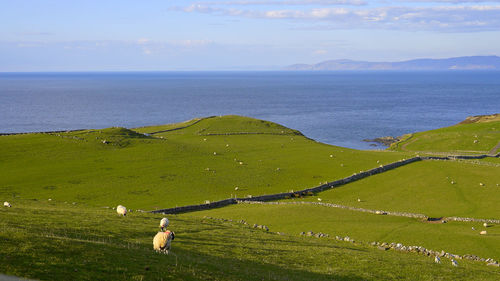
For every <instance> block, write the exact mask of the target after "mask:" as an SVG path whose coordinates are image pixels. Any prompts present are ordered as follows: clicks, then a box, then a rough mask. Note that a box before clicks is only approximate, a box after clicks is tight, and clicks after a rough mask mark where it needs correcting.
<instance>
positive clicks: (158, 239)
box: [153, 230, 175, 255]
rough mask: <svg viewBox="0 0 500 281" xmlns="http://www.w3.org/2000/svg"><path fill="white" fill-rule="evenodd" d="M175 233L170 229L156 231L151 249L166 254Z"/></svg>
mask: <svg viewBox="0 0 500 281" xmlns="http://www.w3.org/2000/svg"><path fill="white" fill-rule="evenodd" d="M174 237H175V234H174V232H172V231H170V230H166V231H165V232H158V233H156V235H155V237H154V238H153V249H154V250H155V251H156V252H159V253H164V254H167V255H168V251H169V250H170V244H171V243H172V240H174Z"/></svg>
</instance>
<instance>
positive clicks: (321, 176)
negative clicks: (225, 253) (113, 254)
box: [0, 116, 407, 210]
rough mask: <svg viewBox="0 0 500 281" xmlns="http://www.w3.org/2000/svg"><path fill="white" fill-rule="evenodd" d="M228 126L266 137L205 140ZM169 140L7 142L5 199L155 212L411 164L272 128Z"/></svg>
mask: <svg viewBox="0 0 500 281" xmlns="http://www.w3.org/2000/svg"><path fill="white" fill-rule="evenodd" d="M235 119H236V120H238V119H241V120H240V121H239V122H234V120H235ZM233 123H236V125H235V124H233ZM224 126H227V127H228V132H231V133H234V132H243V131H252V132H260V133H263V134H254V135H224V136H221V135H212V136H206V135H199V134H198V133H197V132H199V131H203V132H205V133H221V132H223V131H222V128H224ZM238 128H239V129H238ZM259 129H260V131H259ZM155 130H156V129H155ZM282 131H283V133H281V132H282ZM267 133H276V135H270V134H267ZM161 136H162V137H164V138H163V139H160V138H159V137H146V136H144V135H142V134H138V133H135V132H134V131H131V130H127V129H123V128H110V129H103V130H88V131H80V132H71V133H61V134H28V135H15V136H0V155H2V158H1V160H0V170H1V171H2V178H1V181H0V196H1V198H5V199H4V200H6V199H9V200H14V201H15V198H17V197H20V198H37V199H48V198H51V199H57V200H59V201H70V202H86V203H87V204H91V205H94V206H114V205H117V204H124V205H126V206H128V207H130V208H141V209H147V210H152V209H155V208H168V207H175V206H182V205H187V204H200V203H203V202H205V201H206V200H209V201H215V200H222V199H226V198H230V197H231V196H238V197H245V196H247V195H254V196H255V195H261V194H272V193H278V192H286V191H288V190H298V189H304V188H308V187H313V186H316V185H319V183H320V182H321V183H322V182H325V181H333V180H336V179H339V178H343V177H346V176H349V175H351V174H352V173H355V172H358V171H360V170H368V169H371V168H374V167H377V166H378V165H379V164H378V163H377V161H379V162H381V163H390V162H393V161H397V160H399V159H402V158H405V157H407V154H406V155H405V154H404V153H393V152H365V151H357V150H352V149H346V148H341V147H335V146H331V145H325V144H321V143H317V142H315V141H312V140H310V139H307V138H305V137H303V136H301V135H299V133H298V132H297V131H294V130H290V129H286V128H284V127H282V126H280V125H277V124H274V123H270V122H266V121H260V120H256V119H251V118H243V117H234V116H228V117H222V118H220V117H215V118H209V119H205V120H203V121H202V122H199V123H197V124H196V125H194V126H192V127H189V128H186V129H185V130H178V131H172V132H171V133H163V134H161ZM103 141H107V142H108V143H107V144H104V143H103ZM214 152H215V154H214ZM330 156H331V157H330ZM341 165H342V166H341ZM236 187H238V191H235V188H236ZM187 194H189V196H186V195H187Z"/></svg>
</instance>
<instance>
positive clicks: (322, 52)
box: [313, 50, 328, 56]
mask: <svg viewBox="0 0 500 281" xmlns="http://www.w3.org/2000/svg"><path fill="white" fill-rule="evenodd" d="M327 53H328V51H327V50H316V51H314V52H313V55H317V56H319V55H326V54H327Z"/></svg>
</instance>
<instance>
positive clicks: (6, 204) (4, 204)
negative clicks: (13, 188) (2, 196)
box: [3, 201, 12, 208]
mask: <svg viewBox="0 0 500 281" xmlns="http://www.w3.org/2000/svg"><path fill="white" fill-rule="evenodd" d="M3 206H4V207H7V208H10V207H12V205H11V204H10V203H9V202H7V201H5V202H3Z"/></svg>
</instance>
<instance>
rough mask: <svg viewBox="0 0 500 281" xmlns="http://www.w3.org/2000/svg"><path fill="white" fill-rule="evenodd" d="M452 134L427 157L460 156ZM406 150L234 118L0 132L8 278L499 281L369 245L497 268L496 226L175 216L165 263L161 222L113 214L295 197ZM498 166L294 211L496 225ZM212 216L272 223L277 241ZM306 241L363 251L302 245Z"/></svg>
mask: <svg viewBox="0 0 500 281" xmlns="http://www.w3.org/2000/svg"><path fill="white" fill-rule="evenodd" d="M485 124H486V125H487V126H486V125H485ZM497 125H498V122H497V121H491V122H487V123H471V124H463V125H457V127H456V128H455V129H453V130H455V133H457V134H460V135H463V136H464V138H466V137H468V135H470V134H472V133H473V134H477V135H478V137H477V138H478V139H479V141H478V142H477V143H475V144H481V145H483V143H488V145H489V143H494V141H493V139H494V138H495V137H496V138H497V139H496V140H497V141H498V137H497V135H495V134H497V131H496V127H495V126H497ZM468 126H485V127H484V128H483V129H481V130H478V128H479V127H474V129H470V128H472V127H468ZM493 129H495V130H493ZM499 129H500V128H499ZM443 130H444V131H443V132H442V133H438V134H433V133H429V134H428V136H429V138H430V139H429V143H428V146H425V145H423V146H422V149H425V151H426V152H429V151H430V152H432V151H439V152H442V151H446V150H443V148H444V147H448V146H449V145H450V144H452V145H454V144H453V142H449V141H448V139H447V138H448V137H449V136H450V133H446V132H447V131H446V130H451V131H453V130H452V129H450V128H445V129H443ZM481 132H484V134H482V133H481ZM424 133H426V132H424ZM424 133H422V134H424ZM427 133H428V132H427ZM444 136H446V137H444ZM431 138H432V139H433V138H435V142H436V147H433V146H432V143H433V140H432V139H431ZM417 139H419V138H417ZM421 139H425V140H426V138H421ZM408 142H409V143H408V144H407V145H406V146H402V145H401V144H403V143H405V141H403V142H401V143H399V144H398V145H401V146H396V147H393V148H394V149H396V150H397V149H401V150H411V151H408V152H407V151H403V152H401V151H358V150H352V149H347V148H342V147H336V146H332V145H326V144H322V143H318V142H316V141H314V140H311V139H308V138H307V137H305V136H303V135H302V134H301V133H300V132H298V131H296V130H293V129H289V128H286V127H283V126H281V125H279V124H275V123H272V122H268V121H263V120H257V119H253V118H247V117H241V116H222V117H208V118H197V119H193V120H190V121H186V122H183V123H178V124H168V125H160V126H152V127H143V128H136V129H133V130H131V129H126V128H108V129H102V130H83V131H74V132H65V133H49V134H42V133H36V134H23V135H10V136H0V173H1V174H0V202H3V201H9V202H10V203H12V205H13V207H12V208H5V207H2V208H0V245H1V247H0V273H5V274H9V275H17V276H23V277H29V278H35V279H42V280H51V279H52V280H53V279H56V280H90V279H91V280H96V279H98V280H165V279H170V280H242V279H243V280H332V279H333V280H391V279H397V280H429V279H437V280H498V279H499V278H500V269H499V268H497V267H491V266H486V265H485V263H484V262H471V261H468V260H459V264H460V266H459V267H457V268H456V267H452V266H451V265H450V262H449V260H447V259H444V260H443V264H434V263H433V260H432V258H431V257H427V256H422V255H418V254H415V253H402V252H396V251H393V250H389V251H381V250H379V249H377V248H376V247H373V246H369V245H368V244H367V243H368V242H371V241H380V242H400V243H403V244H405V245H420V246H424V247H426V248H429V249H433V250H445V251H448V252H452V253H455V254H466V253H468V254H473V255H478V256H481V257H484V258H494V259H496V260H498V259H500V248H499V247H498V245H499V244H500V240H499V239H500V238H499V237H500V232H499V230H500V228H499V227H498V226H496V225H493V226H492V227H488V228H487V231H488V234H487V235H479V231H480V230H482V229H483V227H482V226H481V224H480V223H458V222H449V223H446V224H431V223H427V222H423V221H421V220H418V219H410V218H406V217H394V216H377V215H373V214H368V213H361V212H354V211H348V210H343V209H335V208H327V207H324V206H315V205H296V204H284V205H236V206H229V207H225V208H220V209H213V210H209V211H203V212H195V213H187V214H182V215H171V216H169V218H170V220H171V222H172V223H171V229H172V230H174V231H175V232H176V234H177V236H176V240H175V241H174V250H173V252H174V254H173V255H169V256H166V255H160V254H156V253H154V252H153V251H152V245H151V242H152V238H153V236H154V234H155V233H156V231H157V230H158V227H157V224H158V222H159V219H160V218H161V217H162V216H161V215H153V214H150V213H142V212H135V211H133V212H132V213H130V214H129V215H128V216H127V217H118V216H117V215H116V213H115V211H113V210H112V209H111V208H109V207H105V206H116V205H118V204H123V205H125V206H127V207H128V208H131V209H134V210H135V209H144V210H154V209H159V208H168V207H175V206H183V205H188V204H200V203H204V202H205V201H206V200H209V201H215V200H221V199H226V198H230V197H234V196H236V197H246V196H248V195H254V196H255V195H263V194H273V193H279V192H287V191H291V190H301V189H305V188H308V187H313V186H317V185H319V184H322V183H324V182H326V181H334V180H337V179H341V178H344V177H347V176H350V175H352V174H353V173H357V172H359V171H366V170H368V169H372V168H375V167H379V165H383V164H388V163H392V162H395V161H398V160H401V159H404V158H406V159H408V158H409V157H412V156H414V155H415V154H416V153H415V152H414V151H413V150H412V149H413V148H412V146H411V145H412V144H413V143H412V142H411V140H408ZM414 143H415V145H417V148H418V145H420V142H417V141H415V142H414ZM488 145H484V147H485V148H486V147H487V146H488ZM408 147H410V148H412V149H408ZM419 149H420V148H419ZM434 149H435V150H434ZM463 149H464V150H463V151H468V152H470V151H472V150H471V149H470V148H469V147H468V146H467V147H465V146H464V148H463ZM419 151H420V150H419ZM455 151H459V150H455ZM499 169H500V159H498V158H487V159H481V160H471V161H425V162H417V163H412V164H409V165H407V166H404V167H399V168H397V169H394V170H391V171H388V172H385V173H382V174H379V175H375V176H371V177H368V178H365V179H363V180H360V181H356V182H353V183H349V184H346V185H344V186H341V187H339V188H336V189H333V190H329V191H325V192H322V193H320V194H316V195H315V196H312V197H306V198H303V199H294V200H295V202H296V201H299V200H306V201H307V200H314V201H316V202H317V198H318V197H320V198H322V200H323V201H322V202H333V203H339V204H343V205H348V206H355V207H362V208H367V209H382V210H393V211H400V212H416V213H424V214H426V215H430V216H435V217H438V216H467V217H471V216H472V217H476V218H494V219H500V217H499V216H498V214H499V213H500V209H499V208H498V206H500V204H499V203H500V201H499V200H498V198H499V197H498V192H499V191H500V187H498V186H496V184H500V177H499V176H498V175H500V173H499ZM451 181H453V182H454V184H451ZM479 183H482V184H483V185H482V186H481V185H479ZM358 198H360V199H362V200H361V202H358V201H357V199H358ZM49 199H50V200H49ZM283 202H292V203H293V202H294V201H292V200H284V201H283ZM103 207H105V208H103ZM207 215H208V216H212V217H217V218H226V219H232V220H233V221H236V220H239V219H244V220H246V221H248V223H250V224H253V223H257V224H265V225H267V226H268V227H269V228H270V229H271V232H272V233H271V232H269V233H267V232H264V231H263V230H260V229H254V228H251V227H250V226H248V225H243V224H240V223H236V222H229V221H221V220H214V219H206V218H204V216H207ZM472 227H475V228H476V229H475V230H472ZM310 230H311V231H315V232H324V233H329V234H330V235H332V236H335V235H341V236H351V237H352V238H354V239H356V240H357V241H360V242H361V243H354V244H353V243H348V242H343V241H336V240H335V239H330V238H328V239H327V238H321V239H317V238H311V237H303V236H298V233H299V232H301V231H310ZM278 231H279V232H285V233H286V234H285V235H278V234H277V233H276V232H278Z"/></svg>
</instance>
